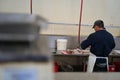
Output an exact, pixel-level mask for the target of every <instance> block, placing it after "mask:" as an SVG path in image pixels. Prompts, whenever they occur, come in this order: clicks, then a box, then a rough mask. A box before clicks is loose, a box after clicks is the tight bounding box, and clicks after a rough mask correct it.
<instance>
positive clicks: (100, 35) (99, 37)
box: [81, 30, 115, 57]
mask: <svg viewBox="0 0 120 80" xmlns="http://www.w3.org/2000/svg"><path fill="white" fill-rule="evenodd" d="M88 46H91V49H90V51H91V52H92V53H93V54H95V55H96V56H102V57H106V56H108V55H109V53H110V52H111V51H112V49H113V48H114V47H115V42H114V39H113V36H112V34H110V33H109V32H107V31H106V30H99V31H96V32H95V33H92V34H90V35H89V36H88V38H87V39H86V40H85V41H83V42H82V43H81V48H83V49H85V48H87V47H88Z"/></svg>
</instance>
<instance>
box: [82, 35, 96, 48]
mask: <svg viewBox="0 0 120 80" xmlns="http://www.w3.org/2000/svg"><path fill="white" fill-rule="evenodd" d="M93 42H94V35H93V34H91V35H89V36H88V38H87V39H86V40H84V41H83V42H82V43H81V48H82V49H86V48H87V47H89V46H91V45H92V43H93Z"/></svg>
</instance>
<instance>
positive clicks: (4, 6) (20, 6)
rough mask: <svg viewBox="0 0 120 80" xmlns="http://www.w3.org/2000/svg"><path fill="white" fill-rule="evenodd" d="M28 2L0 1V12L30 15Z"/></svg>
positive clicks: (21, 0)
mask: <svg viewBox="0 0 120 80" xmlns="http://www.w3.org/2000/svg"><path fill="white" fill-rule="evenodd" d="M29 1H30V0H0V12H10V13H30V11H29V10H30V9H29V7H30V6H29Z"/></svg>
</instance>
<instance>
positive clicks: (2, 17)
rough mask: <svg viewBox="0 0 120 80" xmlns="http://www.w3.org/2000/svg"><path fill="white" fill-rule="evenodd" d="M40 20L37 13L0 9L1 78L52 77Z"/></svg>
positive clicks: (46, 79) (41, 79)
mask: <svg viewBox="0 0 120 80" xmlns="http://www.w3.org/2000/svg"><path fill="white" fill-rule="evenodd" d="M43 23H44V24H45V23H47V21H46V20H45V19H44V18H42V17H40V16H37V15H30V14H15V13H5V14H4V13H0V63H1V64H2V65H0V72H1V73H0V80H53V64H52V59H51V55H50V50H49V48H48V41H47V40H48V39H47V37H45V36H41V35H40V34H39V31H40V28H41V27H43V26H42V24H43Z"/></svg>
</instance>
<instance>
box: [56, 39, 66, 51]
mask: <svg viewBox="0 0 120 80" xmlns="http://www.w3.org/2000/svg"><path fill="white" fill-rule="evenodd" d="M66 49H67V39H57V51H61V50H66Z"/></svg>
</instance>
